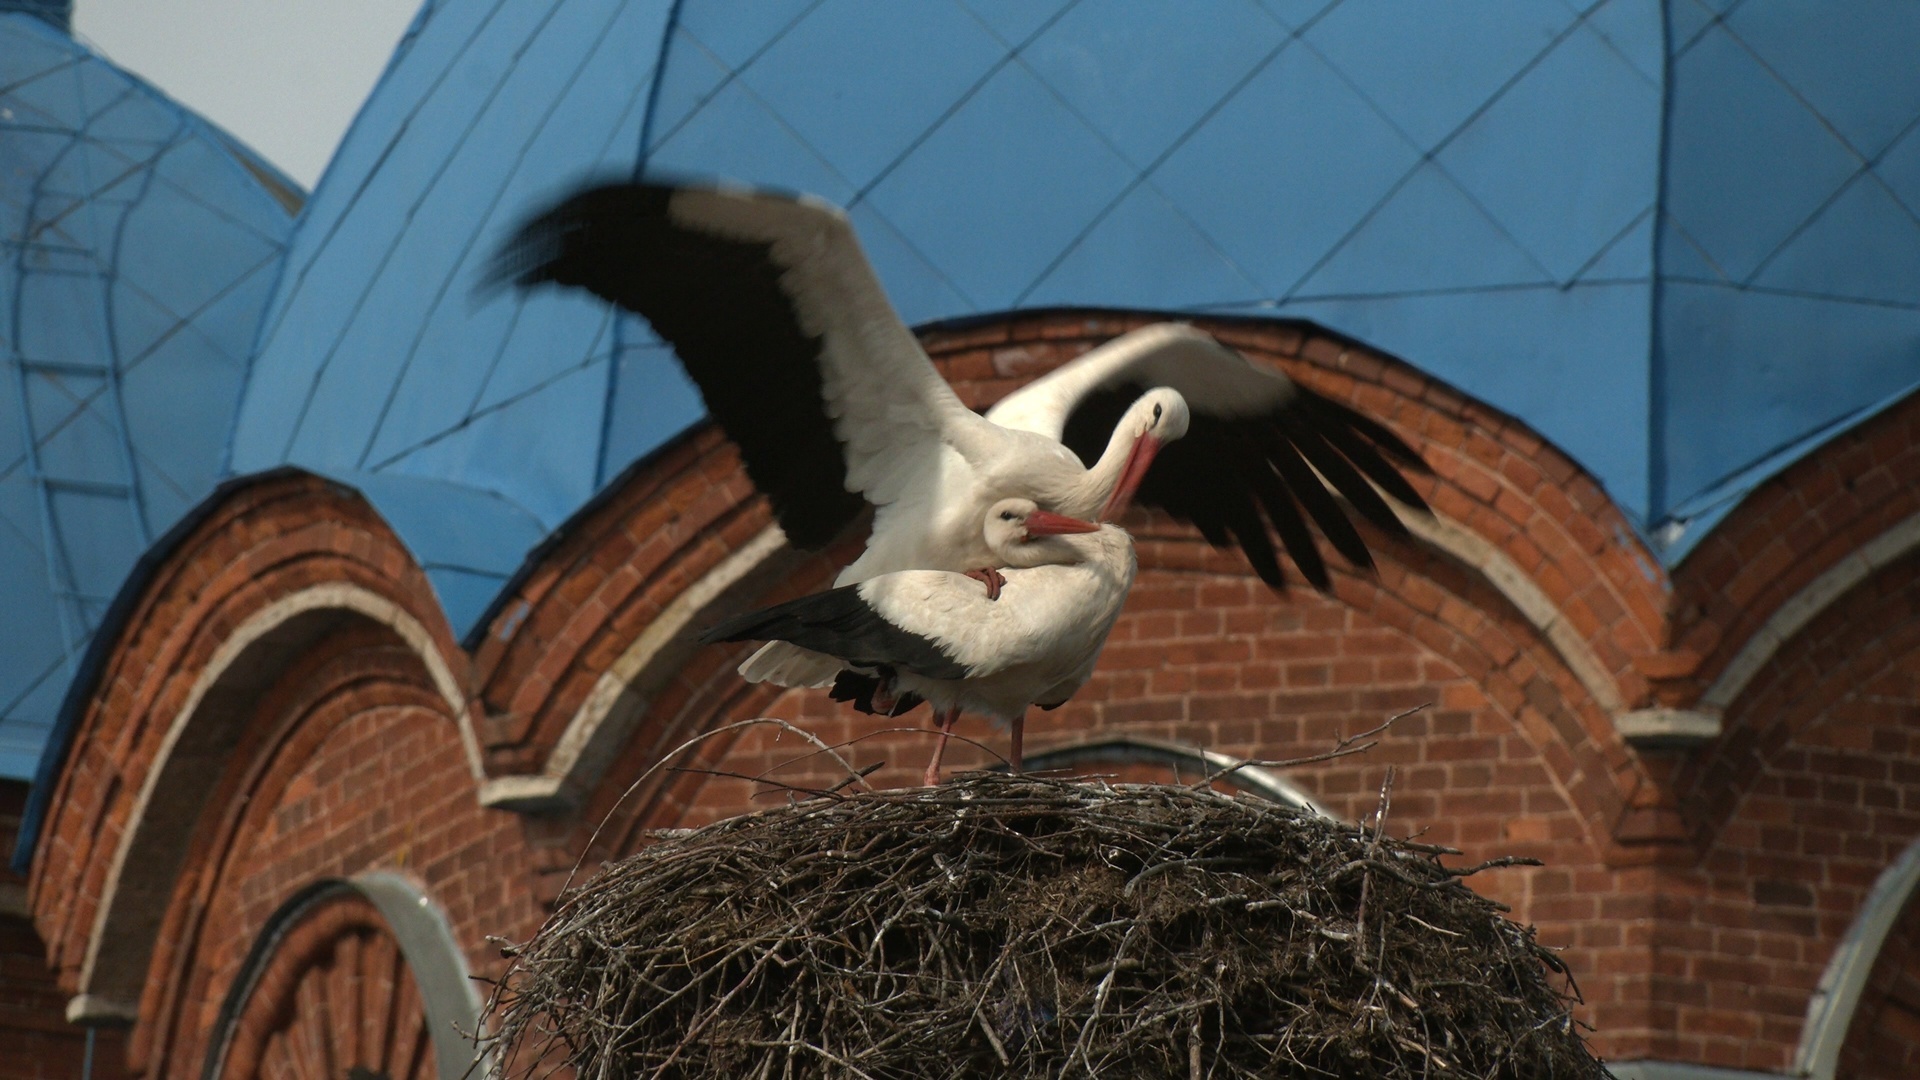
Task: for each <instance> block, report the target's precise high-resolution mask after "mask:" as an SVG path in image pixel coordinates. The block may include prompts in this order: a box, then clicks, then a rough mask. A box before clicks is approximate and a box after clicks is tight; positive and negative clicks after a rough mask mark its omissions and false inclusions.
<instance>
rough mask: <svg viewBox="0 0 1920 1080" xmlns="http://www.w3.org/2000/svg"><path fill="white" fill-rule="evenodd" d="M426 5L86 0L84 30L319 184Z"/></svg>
mask: <svg viewBox="0 0 1920 1080" xmlns="http://www.w3.org/2000/svg"><path fill="white" fill-rule="evenodd" d="M419 7H420V0H75V3H74V11H73V29H74V34H75V36H77V37H79V38H80V39H81V40H83V41H85V42H87V43H88V44H90V45H92V46H93V47H94V48H96V49H98V50H100V52H102V53H104V54H105V55H106V56H107V58H108V59H110V60H112V61H113V62H114V63H116V64H119V65H120V66H121V67H124V68H126V69H128V70H129V71H132V72H134V73H136V74H138V75H140V76H141V77H142V78H144V79H146V80H147V81H148V82H151V83H153V84H154V85H156V86H158V87H159V88H160V89H161V90H163V91H165V92H166V93H167V94H168V95H170V96H172V97H173V98H174V99H176V100H178V101H180V102H182V103H184V104H186V105H188V106H191V107H192V108H193V109H194V110H195V111H197V112H199V113H200V114H201V115H202V116H205V117H207V118H208V119H210V120H212V121H213V122H214V123H216V124H219V125H220V126H221V127H224V128H226V129H227V130H228V131H230V132H232V133H233V134H234V135H235V136H237V137H239V139H240V140H241V141H242V142H245V143H246V144H247V145H249V146H251V147H253V148H254V149H255V150H257V151H259V152H260V153H261V154H263V155H265V157H266V158H267V160H269V161H271V162H273V163H274V164H275V165H278V166H279V167H280V168H281V169H282V170H283V171H284V172H286V174H287V175H288V176H291V177H292V178H293V179H294V180H296V181H298V182H299V183H300V184H301V185H302V186H303V187H306V188H309V189H311V188H312V187H313V183H314V181H315V180H318V179H319V178H320V172H321V170H322V169H324V168H325V167H326V164H327V159H328V158H330V157H331V156H332V155H333V148H334V147H335V146H336V145H338V144H339V142H340V136H341V135H343V134H344V133H345V132H346V130H347V124H348V123H350V122H351V121H352V120H353V116H354V113H356V112H358V111H359V109H360V103H361V102H362V101H365V100H366V97H367V91H369V90H371V89H372V88H373V84H374V80H376V79H378V78H379V77H380V72H381V71H382V70H384V69H385V67H386V63H387V57H388V56H389V55H390V54H391V53H392V52H393V46H394V44H395V43H396V42H398V41H399V40H400V35H401V34H402V33H403V32H405V30H406V28H407V25H408V24H409V23H410V22H412V21H413V13H414V12H415V11H416V10H418V8H419Z"/></svg>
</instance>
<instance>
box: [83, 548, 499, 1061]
mask: <svg viewBox="0 0 1920 1080" xmlns="http://www.w3.org/2000/svg"><path fill="white" fill-rule="evenodd" d="M326 613H338V614H347V615H355V616H359V617H362V618H365V619H368V620H370V621H372V622H375V623H378V624H380V625H382V626H385V627H387V628H388V629H390V630H392V631H393V632H394V634H395V635H396V636H397V637H399V638H400V639H401V641H403V642H405V643H406V645H407V646H408V647H409V648H410V649H411V650H412V651H413V653H414V654H415V655H416V656H417V657H418V658H419V659H420V662H421V664H422V666H423V667H425V668H426V671H427V673H428V676H429V677H430V678H431V679H432V681H433V685H434V688H435V689H436V690H438V691H439V692H440V696H441V697H442V699H444V700H445V701H446V703H447V708H448V709H449V710H450V711H451V712H452V715H453V717H454V723H455V725H456V727H457V728H458V730H459V734H460V743H461V747H462V749H463V750H464V752H465V756H466V758H467V767H468V769H469V771H470V772H471V773H472V775H473V778H474V782H475V784H476V786H477V785H479V784H480V783H481V781H482V779H483V778H484V776H485V772H484V771H483V768H482V762H481V757H480V743H479V739H478V737H477V735H476V733H475V731H474V728H473V722H472V716H471V714H470V712H469V709H468V702H467V698H466V695H465V694H464V693H462V692H461V689H460V684H459V681H458V680H457V679H456V678H455V677H454V673H453V666H452V665H451V664H450V663H448V662H447V658H446V657H445V656H443V655H442V654H441V652H440V649H439V647H438V646H437V645H436V644H435V643H434V640H433V636H432V635H431V634H429V633H428V632H427V629H426V627H425V626H423V625H421V623H420V621H419V620H418V619H415V618H414V617H413V616H412V615H411V614H409V613H408V612H407V611H406V610H405V609H404V608H402V607H400V605H398V604H396V603H394V602H393V601H392V600H389V599H387V598H386V597H384V596H381V595H380V594H378V593H376V592H374V591H372V590H371V589H367V588H365V587H363V586H360V585H354V584H351V583H346V582H328V583H326V584H322V585H315V586H312V587H309V588H306V589H302V590H300V591H299V592H296V593H292V594H289V595H287V596H283V597H281V598H279V599H278V600H275V601H274V602H273V603H271V604H268V605H267V606H265V607H263V608H261V609H260V610H259V611H256V612H254V613H253V614H252V615H250V616H248V617H247V619H246V620H245V621H243V622H242V623H241V624H240V625H239V627H237V628H236V629H235V630H234V631H233V633H232V634H230V635H229V636H228V637H227V638H226V640H224V641H222V642H221V643H220V647H219V648H218V649H217V650H215V652H214V654H213V657H212V658H211V659H210V660H209V661H208V662H207V666H206V667H205V668H203V669H202V670H201V672H200V675H199V676H198V677H197V678H196V679H195V680H194V682H193V686H192V687H191V688H190V689H189V690H188V692H187V698H186V701H185V702H183V703H182V704H181V706H180V709H179V710H178V711H177V712H175V713H174V715H173V718H172V720H171V721H170V722H169V723H168V726H167V732H166V735H165V736H164V737H163V738H162V739H161V743H160V748H159V751H158V752H157V753H156V754H155V756H154V760H153V764H152V765H150V766H149V767H148V769H147V771H146V774H145V775H144V776H143V777H142V778H141V783H140V790H139V792H138V794H137V795H135V797H134V803H133V809H132V811H131V813H129V815H128V817H127V826H126V829H125V830H124V831H123V832H122V833H121V836H120V844H119V847H118V848H117V849H116V850H115V851H114V854H113V861H112V862H111V863H110V864H108V867H107V876H106V881H105V883H104V885H103V886H102V888H101V893H100V906H99V909H98V911H97V912H96V913H95V915H94V922H93V928H92V931H91V933H89V935H88V937H87V951H86V956H85V958H84V959H83V960H82V962H81V967H80V987H79V993H77V994H76V995H74V997H73V998H71V999H70V1000H69V1001H68V1002H67V1019H69V1020H71V1021H74V1022H76V1023H109V1024H114V1023H128V1022H131V1021H132V1020H133V1019H135V1018H136V1017H137V1016H138V1013H139V990H140V986H141V980H143V979H144V977H145V974H146V972H145V969H144V967H142V968H141V970H140V971H138V972H129V971H116V972H115V973H114V978H111V979H102V978H101V977H100V976H101V966H100V965H101V955H102V951H103V949H105V948H108V947H109V943H110V942H111V941H112V940H113V939H114V938H115V936H116V935H117V934H121V933H131V934H135V935H144V936H146V937H147V938H149V939H150V938H151V935H152V933H153V932H154V931H155V930H157V927H158V922H159V918H160V913H159V912H157V911H154V910H153V908H154V907H155V906H157V904H156V901H155V899H154V898H152V897H141V898H133V899H131V900H128V899H126V898H123V897H122V896H121V895H120V894H121V889H120V884H121V881H122V878H123V876H124V873H125V870H126V867H127V865H128V863H129V861H130V860H132V859H134V858H135V857H136V854H137V853H138V855H139V857H141V858H143V859H150V858H151V857H152V852H151V851H150V850H147V845H143V844H142V843H141V841H142V839H143V838H146V832H145V830H144V829H143V827H142V826H143V824H144V823H146V822H147V821H148V820H149V819H150V811H152V809H153V808H154V805H155V802H154V800H155V797H156V793H157V792H158V791H159V789H160V784H161V781H162V778H163V776H166V775H167V774H168V772H169V770H168V768H167V766H168V765H169V764H170V763H171V762H173V761H174V759H175V756H176V754H177V752H178V751H179V749H180V744H181V739H182V738H183V737H184V736H185V735H186V734H187V731H188V729H189V728H190V727H191V726H192V724H193V722H194V720H195V718H196V717H197V716H198V715H199V713H200V709H201V706H202V704H203V703H204V702H205V701H206V699H207V697H208V695H209V694H211V693H213V692H215V690H216V689H217V688H219V687H220V686H221V685H222V684H223V682H225V681H226V680H227V679H228V677H229V675H230V673H234V672H235V671H236V668H235V664H236V662H238V661H239V660H240V659H241V658H242V657H243V656H245V655H247V653H248V651H249V649H251V648H254V647H256V646H266V645H267V643H268V641H269V638H270V636H271V635H273V634H274V633H275V632H276V631H280V630H283V629H285V628H288V627H289V626H290V625H291V624H293V623H294V621H295V620H296V619H300V618H302V617H303V616H304V617H312V616H316V615H322V614H326ZM242 674H243V675H245V674H251V673H242ZM194 816H197V814H195V815H194ZM177 846H178V847H179V848H180V849H181V850H180V851H179V852H177V853H172V854H176V855H177V856H179V857H184V854H185V851H184V848H185V844H184V842H182V843H181V844H179V845H177ZM176 861H177V860H176ZM178 873H179V867H178V866H175V867H174V868H173V871H172V876H174V877H177V876H178ZM128 908H139V909H140V910H138V911H129V910H127V909H128ZM128 944H129V946H130V948H131V955H134V956H145V957H148V958H151V955H152V949H151V941H150V940H148V941H146V942H145V943H144V945H143V944H140V943H131V942H130V943H128ZM107 982H113V983H114V984H115V985H113V986H107V985H105V984H106V983H107Z"/></svg>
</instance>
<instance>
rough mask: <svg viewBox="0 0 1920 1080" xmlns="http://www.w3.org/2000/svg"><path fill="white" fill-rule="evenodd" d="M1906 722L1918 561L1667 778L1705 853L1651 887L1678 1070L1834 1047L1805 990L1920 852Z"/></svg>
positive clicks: (1919, 702) (1915, 692)
mask: <svg viewBox="0 0 1920 1080" xmlns="http://www.w3.org/2000/svg"><path fill="white" fill-rule="evenodd" d="M1917 715H1920V554H1915V555H1912V556H1909V557H1908V558H1906V559H1904V560H1902V561H1900V562H1898V563H1896V564H1894V565H1891V566H1889V567H1887V568H1885V569H1883V570H1882V571H1880V572H1879V573H1877V574H1875V575H1874V576H1873V577H1871V578H1870V579H1868V580H1867V581H1865V582H1863V583H1862V584H1861V585H1860V586H1858V587H1856V588H1855V589H1853V590H1850V591H1849V592H1847V593H1846V594H1845V595H1844V596H1842V597H1841V598H1840V599H1839V600H1838V601H1837V602H1836V603H1834V604H1833V605H1831V606H1830V607H1829V608H1828V609H1827V610H1825V611H1823V612H1822V613H1820V614H1819V615H1818V616H1817V617H1815V618H1814V619H1812V620H1810V621H1809V622H1808V623H1807V625H1806V627H1805V629H1803V630H1802V631H1801V632H1800V633H1798V634H1796V635H1795V636H1794V638H1793V639H1792V640H1790V641H1788V642H1786V643H1784V644H1783V645H1782V646H1781V648H1780V649H1779V651H1778V653H1777V655H1776V657H1775V659H1774V662H1773V663H1772V664H1770V665H1769V666H1768V667H1767V669H1766V670H1765V671H1764V672H1763V673H1762V674H1761V676H1760V677H1759V678H1757V679H1755V680H1754V681H1753V682H1752V683H1751V684H1750V685H1749V686H1748V687H1747V689H1746V690H1745V691H1744V692H1743V693H1742V695H1741V696H1740V698H1739V699H1738V700H1736V701H1735V703H1734V704H1733V706H1732V707H1731V708H1729V710H1728V712H1727V733H1726V735H1725V736H1724V737H1723V738H1722V739H1721V740H1719V741H1718V742H1717V743H1715V744H1714V745H1713V746H1712V747H1711V748H1710V751H1709V752H1708V753H1707V754H1706V755H1705V756H1704V757H1702V758H1700V759H1698V760H1695V761H1692V762H1689V763H1687V765H1686V766H1685V768H1683V769H1681V770H1680V771H1679V772H1678V774H1677V775H1676V777H1675V779H1674V781H1673V786H1674V788H1675V791H1676V797H1677V798H1678V799H1679V801H1680V805H1681V807H1682V808H1683V811H1684V813H1685V815H1686V817H1687V819H1688V821H1689V822H1690V824H1691V827H1692V828H1693V829H1694V831H1695V834H1696V840H1697V844H1698V846H1699V848H1700V858H1699V861H1698V863H1697V865H1696V866H1693V867H1690V868H1687V869H1685V870H1682V871H1675V872H1673V873H1671V874H1670V875H1668V876H1666V877H1664V878H1663V879H1662V880H1661V881H1660V882H1659V883H1658V885H1657V887H1658V888H1659V889H1660V891H1661V892H1662V893H1663V894H1664V896H1663V901H1662V909H1663V915H1664V916H1665V918H1664V919H1663V921H1662V923H1661V924H1660V925H1659V926H1658V927H1657V929H1656V932H1655V935H1654V941H1653V946H1654V949H1655V951H1656V953H1657V954H1658V955H1659V956H1660V959H1659V961H1658V963H1657V968H1658V970H1659V971H1660V972H1661V974H1659V975H1658V976H1657V977H1656V979H1655V981H1654V984H1653V987H1652V989H1653V997H1654V1000H1655V1002H1656V1003H1657V1004H1659V1005H1660V1006H1661V1007H1663V1008H1666V1009H1670V1010H1672V1012H1673V1013H1674V1015H1675V1020H1674V1024H1673V1026H1674V1028H1675V1029H1676V1030H1678V1031H1682V1032H1688V1033H1691V1035H1692V1041H1690V1042H1689V1043H1688V1044H1686V1045H1687V1046H1688V1050H1687V1051H1686V1054H1687V1056H1688V1057H1692V1058H1696V1059H1697V1058H1698V1056H1699V1055H1702V1054H1704V1055H1706V1060H1708V1061H1712V1062H1713V1063H1715V1064H1723V1065H1728V1066H1737V1067H1745V1068H1756V1069H1767V1070H1783V1069H1786V1068H1788V1067H1789V1066H1790V1065H1791V1064H1792V1063H1793V1055H1794V1054H1795V1046H1796V1044H1799V1045H1801V1046H1803V1047H1804V1046H1806V1045H1808V1044H1809V1040H1815V1041H1820V1040H1824V1044H1825V1045H1827V1046H1828V1049H1833V1045H1832V1044H1833V1043H1834V1042H1835V1041H1836V1040H1837V1036H1838V1035H1839V1034H1840V1033H1841V1032H1842V1031H1844V1029H1845V1020H1844V1019H1842V1020H1840V1021H1838V1025H1839V1026H1838V1027H1837V1028H1836V1027H1835V1026H1834V1022H1832V1021H1825V1022H1823V1021H1822V1020H1821V1011H1822V1010H1821V1009H1820V1008H1819V1007H1818V1006H1819V1004H1820V1002H1821V1001H1822V997H1821V995H1819V994H1818V993H1817V990H1818V988H1819V987H1820V985H1821V982H1822V980H1823V979H1825V978H1828V977H1830V976H1831V975H1832V974H1833V972H1834V970H1835V969H1834V964H1835V962H1836V958H1837V957H1839V956H1840V955H1841V953H1842V951H1843V949H1844V942H1845V941H1846V939H1847V935H1848V934H1849V932H1850V927H1856V926H1857V925H1858V924H1859V920H1860V919H1861V917H1862V913H1863V912H1864V911H1866V910H1867V909H1868V908H1869V907H1871V906H1872V897H1873V895H1874V889H1875V882H1876V880H1878V879H1880V878H1881V876H1882V875H1883V874H1884V873H1885V872H1886V871H1887V868H1888V867H1889V866H1892V865H1894V864H1895V863H1897V862H1898V860H1899V859H1900V857H1901V855H1902V852H1903V851H1906V850H1909V849H1910V845H1912V844H1914V843H1915V842H1916V841H1917V840H1920V815H1916V814H1914V813H1913V812H1912V807H1914V806H1916V805H1920V729H1916V727H1915V726H1914V723H1913V721H1914V718H1915V716H1917ZM1810 1001H1811V1002H1813V1003H1814V1007H1810V1006H1809V1002H1810ZM1816 1029H1820V1030H1824V1031H1825V1032H1826V1034H1825V1035H1824V1036H1818V1038H1816V1036H1817V1034H1818V1033H1817V1031H1816ZM1828 1063H1829V1064H1831V1060H1830V1059H1829V1062H1828ZM1829 1075H1831V1074H1829Z"/></svg>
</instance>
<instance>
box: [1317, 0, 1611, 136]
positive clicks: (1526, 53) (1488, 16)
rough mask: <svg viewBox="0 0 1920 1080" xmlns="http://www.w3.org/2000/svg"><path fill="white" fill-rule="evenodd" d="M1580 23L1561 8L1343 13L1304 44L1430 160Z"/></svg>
mask: <svg viewBox="0 0 1920 1080" xmlns="http://www.w3.org/2000/svg"><path fill="white" fill-rule="evenodd" d="M1574 19H1575V13H1574V10H1573V8H1572V7H1571V6H1570V5H1568V4H1564V3H1561V2H1560V0H1498V2H1492V3H1488V2H1483V3H1478V4H1472V5H1457V4H1434V3H1430V2H1428V0H1374V2H1372V3H1365V4H1353V3H1348V4H1341V5H1340V6H1338V7H1336V8H1334V9H1333V10H1332V11H1330V12H1328V13H1327V15H1326V16H1325V17H1324V18H1322V19H1321V20H1320V21H1319V22H1316V23H1315V24H1314V25H1313V26H1312V27H1311V28H1309V29H1308V30H1306V31H1305V32H1304V33H1303V34H1302V35H1301V40H1303V41H1306V42H1308V43H1310V44H1311V45H1312V46H1313V47H1314V48H1315V49H1316V50H1318V51H1319V52H1320V53H1321V55H1323V56H1325V57H1326V59H1327V61H1328V62H1329V63H1330V64H1332V65H1333V67H1334V68H1335V69H1336V70H1338V71H1339V72H1340V73H1341V74H1342V75H1344V76H1345V77H1347V78H1348V79H1350V80H1352V82H1353V84H1354V86H1355V87H1356V88H1357V89H1358V90H1359V91H1360V92H1361V93H1363V94H1365V95H1366V97H1367V99H1368V100H1369V101H1371V102H1372V103H1373V105H1374V106H1375V107H1376V108H1378V109H1379V110H1380V112H1381V113H1382V114H1383V115H1385V116H1386V117H1387V119H1388V120H1389V121H1390V122H1392V123H1393V124H1394V125H1395V126H1397V127H1398V128H1399V129H1400V130H1401V131H1402V132H1405V133H1406V135H1407V137H1408V138H1410V139H1412V140H1413V142H1414V143H1415V144H1416V145H1418V146H1419V147H1420V148H1421V149H1423V150H1433V149H1436V148H1438V147H1439V146H1440V145H1442V144H1443V143H1444V142H1445V141H1446V140H1447V139H1448V138H1449V137H1451V136H1452V135H1453V134H1454V132H1456V131H1458V130H1459V129H1460V127H1461V125H1463V124H1465V123H1466V122H1467V121H1468V120H1470V119H1472V117H1473V116H1474V115H1475V114H1476V113H1478V112H1479V111H1480V110H1481V109H1483V108H1485V107H1486V104H1487V102H1488V101H1490V100H1492V99H1493V98H1494V97H1496V96H1497V95H1498V93H1499V91H1500V89H1501V88H1502V87H1503V86H1504V85H1505V84H1506V83H1507V82H1508V81H1509V80H1511V79H1513V78H1514V76H1516V75H1518V74H1520V73H1521V72H1522V71H1524V70H1525V69H1526V68H1527V67H1528V66H1530V65H1532V64H1534V63H1536V62H1538V60H1539V58H1540V57H1541V55H1542V54H1543V53H1544V52H1545V51H1546V49H1547V48H1548V47H1549V46H1551V45H1552V44H1553V43H1554V41H1555V40H1556V39H1557V38H1559V37H1560V35H1562V34H1564V33H1566V32H1567V30H1568V28H1569V26H1571V25H1572V24H1573V22H1574Z"/></svg>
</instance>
